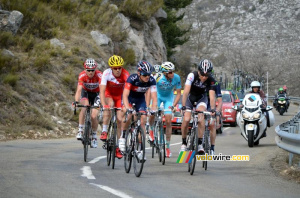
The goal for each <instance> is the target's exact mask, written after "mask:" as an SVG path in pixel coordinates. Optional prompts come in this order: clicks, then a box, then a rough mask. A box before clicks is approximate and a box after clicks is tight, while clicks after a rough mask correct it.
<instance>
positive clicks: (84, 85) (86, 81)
mask: <svg viewBox="0 0 300 198" xmlns="http://www.w3.org/2000/svg"><path fill="white" fill-rule="evenodd" d="M83 65H84V68H85V70H83V71H82V72H81V73H80V74H79V77H78V85H77V90H76V94H75V102H74V103H79V101H80V104H82V105H89V104H92V105H94V106H97V105H98V106H99V105H100V97H99V92H100V87H99V84H100V82H101V78H102V72H101V71H99V70H96V68H97V62H96V61H95V60H94V59H92V58H88V59H86V61H85V62H84V64H83ZM85 112H86V109H85V108H82V109H81V111H80V113H79V126H78V133H77V136H76V138H77V139H78V140H81V139H82V133H83V129H84V117H85ZM98 113H99V109H92V115H91V120H92V130H93V134H92V142H91V147H93V148H97V146H98V143H97V128H98V120H97V116H98Z"/></svg>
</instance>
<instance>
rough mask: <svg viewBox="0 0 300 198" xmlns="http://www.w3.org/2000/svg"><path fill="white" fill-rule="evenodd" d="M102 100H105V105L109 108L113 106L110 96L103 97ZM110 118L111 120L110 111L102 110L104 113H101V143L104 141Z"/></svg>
mask: <svg viewBox="0 0 300 198" xmlns="http://www.w3.org/2000/svg"><path fill="white" fill-rule="evenodd" d="M104 100H105V103H106V104H107V105H108V106H110V107H113V106H114V101H113V99H112V98H111V97H110V96H108V95H105V98H104ZM110 118H111V111H110V110H109V109H104V111H103V123H102V132H101V136H100V139H101V140H102V141H106V138H107V130H108V125H109V121H110Z"/></svg>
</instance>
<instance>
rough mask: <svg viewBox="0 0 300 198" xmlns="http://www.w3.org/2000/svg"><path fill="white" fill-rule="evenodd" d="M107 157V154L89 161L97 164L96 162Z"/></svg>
mask: <svg viewBox="0 0 300 198" xmlns="http://www.w3.org/2000/svg"><path fill="white" fill-rule="evenodd" d="M104 158H106V156H100V157H96V158H94V159H93V160H91V161H89V163H90V164H95V163H96V162H98V161H100V160H101V159H104Z"/></svg>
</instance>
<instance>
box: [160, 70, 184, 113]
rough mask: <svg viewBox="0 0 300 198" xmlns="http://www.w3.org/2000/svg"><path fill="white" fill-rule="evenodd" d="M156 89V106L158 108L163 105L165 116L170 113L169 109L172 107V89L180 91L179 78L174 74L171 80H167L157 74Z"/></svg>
mask: <svg viewBox="0 0 300 198" xmlns="http://www.w3.org/2000/svg"><path fill="white" fill-rule="evenodd" d="M156 88H157V102H158V103H157V104H158V106H160V104H161V103H163V104H164V109H165V114H170V113H172V112H171V110H170V107H171V106H173V100H174V93H173V91H174V89H181V82H180V77H179V75H177V74H174V77H173V78H172V79H169V80H168V79H167V78H166V76H165V75H163V74H162V73H159V74H158V75H157V76H156Z"/></svg>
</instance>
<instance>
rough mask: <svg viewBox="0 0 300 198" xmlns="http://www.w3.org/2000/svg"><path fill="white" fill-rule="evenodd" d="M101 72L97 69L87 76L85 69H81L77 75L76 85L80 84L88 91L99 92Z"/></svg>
mask: <svg viewBox="0 0 300 198" xmlns="http://www.w3.org/2000/svg"><path fill="white" fill-rule="evenodd" d="M101 78H102V72H101V71H99V70H96V71H95V74H94V76H93V77H92V78H89V77H88V75H87V74H86V72H85V71H82V72H81V73H80V74H79V77H78V85H82V87H83V89H85V90H86V91H88V92H99V91H100V87H99V84H100V83H101Z"/></svg>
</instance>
